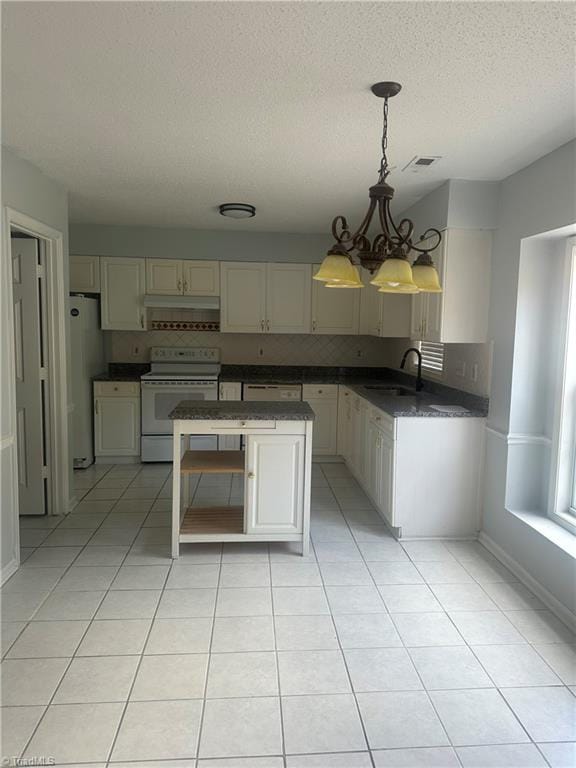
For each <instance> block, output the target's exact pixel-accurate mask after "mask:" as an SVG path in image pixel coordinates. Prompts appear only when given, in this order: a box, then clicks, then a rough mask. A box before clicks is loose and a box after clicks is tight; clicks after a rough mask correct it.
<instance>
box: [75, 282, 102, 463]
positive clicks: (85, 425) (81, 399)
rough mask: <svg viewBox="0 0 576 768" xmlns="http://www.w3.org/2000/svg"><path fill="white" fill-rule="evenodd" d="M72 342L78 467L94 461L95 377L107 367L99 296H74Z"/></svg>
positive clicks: (76, 459)
mask: <svg viewBox="0 0 576 768" xmlns="http://www.w3.org/2000/svg"><path fill="white" fill-rule="evenodd" d="M70 346H71V350H70V365H71V368H72V402H73V403H74V410H73V412H72V439H71V448H72V455H73V457H74V468H75V469H78V468H82V467H89V466H90V464H93V463H94V414H93V406H92V400H93V396H92V379H93V378H94V376H97V375H98V374H99V373H103V372H104V371H105V369H106V363H105V361H104V334H103V333H102V331H101V330H100V302H99V300H98V299H95V298H88V297H86V296H70Z"/></svg>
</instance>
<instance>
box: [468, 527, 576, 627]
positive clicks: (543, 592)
mask: <svg viewBox="0 0 576 768" xmlns="http://www.w3.org/2000/svg"><path fill="white" fill-rule="evenodd" d="M478 540H479V541H480V543H481V544H483V545H484V546H485V547H486V549H487V550H488V551H489V552H491V553H492V554H493V555H494V557H496V558H498V560H500V562H501V563H502V564H503V565H505V566H506V567H507V568H508V569H509V570H511V571H512V573H513V574H514V575H515V576H518V578H519V579H520V581H521V582H522V583H523V584H524V585H525V586H527V587H528V589H530V590H532V592H534V594H535V595H536V597H538V598H540V600H541V601H542V602H543V603H544V605H545V606H546V607H547V608H549V609H550V610H551V611H552V613H553V614H555V615H556V616H557V617H558V618H559V619H560V621H562V622H564V624H566V626H568V627H569V628H570V629H571V630H572V631H573V632H576V614H574V613H572V611H571V610H570V609H569V608H566V606H565V605H564V604H563V603H561V602H560V601H559V600H558V599H557V598H556V597H554V595H553V594H552V593H551V592H549V591H548V590H547V589H546V587H543V586H542V584H540V582H539V581H537V580H536V579H535V578H534V577H533V576H531V575H530V574H529V573H528V571H527V570H526V569H525V568H524V567H523V566H521V565H520V563H518V562H516V560H514V558H512V557H510V555H509V554H508V553H507V552H505V551H504V550H503V549H502V547H501V546H499V545H498V544H496V542H495V541H493V540H492V539H491V538H490V536H488V535H487V534H485V533H484V532H483V531H480V533H479V535H478Z"/></svg>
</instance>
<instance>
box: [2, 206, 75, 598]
mask: <svg viewBox="0 0 576 768" xmlns="http://www.w3.org/2000/svg"><path fill="white" fill-rule="evenodd" d="M3 225H4V226H3V237H2V260H1V262H0V266H1V279H0V295H1V301H0V316H1V324H2V333H1V334H0V353H1V355H0V356H1V360H2V366H1V377H0V385H1V386H0V395H1V406H2V407H1V409H0V415H1V420H0V426H1V439H0V461H1V466H2V484H1V486H0V500H1V503H0V510H1V511H0V522H1V531H0V533H1V536H0V541H1V566H2V568H1V575H0V581H1V582H2V583H3V582H4V581H5V580H6V579H7V578H9V577H10V576H11V575H12V573H14V571H15V570H16V569H17V568H18V567H19V565H20V525H19V519H20V512H21V513H22V519H24V516H29V515H42V516H44V517H46V516H49V515H64V514H67V513H68V511H69V509H70V507H71V505H72V504H73V502H72V499H71V498H70V487H71V476H72V467H71V464H70V460H69V450H68V422H69V414H70V413H71V408H72V406H69V404H68V383H67V371H68V362H67V357H68V355H67V332H66V325H67V319H68V318H67V314H68V313H67V307H68V304H67V280H66V277H65V274H66V271H67V270H66V265H65V260H64V255H65V250H64V237H65V235H64V233H63V232H60V231H58V230H55V229H53V228H52V227H49V226H48V225H46V224H44V223H43V222H41V221H38V220H37V219H33V218H32V217H30V216H28V215H27V214H24V213H21V212H19V211H16V210H14V209H12V208H9V207H5V208H4V209H3ZM13 246H14V248H13Z"/></svg>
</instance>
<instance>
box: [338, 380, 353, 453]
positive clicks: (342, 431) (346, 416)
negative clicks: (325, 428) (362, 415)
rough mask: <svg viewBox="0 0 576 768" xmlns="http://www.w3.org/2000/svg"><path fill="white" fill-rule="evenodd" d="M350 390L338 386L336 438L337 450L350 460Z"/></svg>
mask: <svg viewBox="0 0 576 768" xmlns="http://www.w3.org/2000/svg"><path fill="white" fill-rule="evenodd" d="M351 406H352V392H351V391H350V390H349V389H348V388H347V387H342V386H340V387H338V440H337V451H338V454H339V455H340V456H343V457H344V459H345V460H346V461H350V422H351Z"/></svg>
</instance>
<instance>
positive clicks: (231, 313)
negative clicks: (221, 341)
mask: <svg viewBox="0 0 576 768" xmlns="http://www.w3.org/2000/svg"><path fill="white" fill-rule="evenodd" d="M220 290H221V300H220V331H221V332H222V333H264V332H265V330H266V264H257V263H253V262H238V263H236V262H228V261H226V262H222V264H221V265H220Z"/></svg>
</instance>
